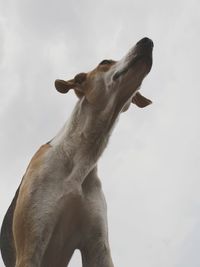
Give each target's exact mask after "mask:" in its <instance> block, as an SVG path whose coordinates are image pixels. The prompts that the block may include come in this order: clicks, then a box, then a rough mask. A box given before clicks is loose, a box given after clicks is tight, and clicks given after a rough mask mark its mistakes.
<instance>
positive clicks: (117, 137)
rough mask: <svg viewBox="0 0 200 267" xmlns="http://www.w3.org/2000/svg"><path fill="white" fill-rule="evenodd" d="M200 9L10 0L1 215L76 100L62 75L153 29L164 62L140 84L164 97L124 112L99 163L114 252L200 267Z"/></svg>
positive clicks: (1, 70) (135, 261) (142, 261)
mask: <svg viewBox="0 0 200 267" xmlns="http://www.w3.org/2000/svg"><path fill="white" fill-rule="evenodd" d="M199 14H200V2H199V1H198V0H190V1H186V0H181V1H178V0H175V1H173V0H168V1H160V0H157V1H156V0H152V1H145V0H135V1H132V0H110V1H105V0H101V1H92V0H90V1H89V0H84V1H80V0H79V1H75V0H68V1H64V0H57V1H50V0H48V1H47V0H43V1H41V0H32V1H31V0H15V1H14V0H13V1H12V0H7V1H5V0H0V90H1V97H0V125H1V131H0V222H2V219H3V216H4V214H5V212H6V210H7V208H8V206H9V204H10V202H11V199H12V198H13V196H14V192H15V190H16V188H17V187H18V185H19V183H20V180H21V177H22V176H23V173H24V171H25V169H26V166H27V165H28V162H29V160H30V158H31V157H32V156H33V154H34V153H35V151H36V150H37V149H38V148H39V146H40V145H41V144H43V143H45V142H47V141H49V140H50V139H51V138H52V137H53V136H54V135H55V134H56V133H57V132H58V130H59V129H60V128H61V126H62V125H63V124H64V122H65V121H66V119H67V118H68V116H69V115H70V112H71V110H72V108H73V106H74V104H75V102H76V97H75V96H74V95H73V93H72V92H71V93H69V94H68V95H66V96H64V95H61V94H58V93H57V92H56V90H55V89H54V86H53V84H54V80H55V79H56V78H66V79H68V78H69V79H70V78H72V77H73V76H74V75H75V74H76V73H78V72H82V71H88V70H90V69H92V68H93V67H95V65H96V64H97V63H98V62H99V61H100V60H102V59H104V58H107V57H108V58H113V59H120V58H121V57H122V56H123V55H124V54H125V53H126V52H127V50H128V49H129V48H131V47H132V46H133V45H134V44H135V43H136V42H137V41H138V40H139V39H140V38H142V37H145V36H148V37H150V38H152V39H153V40H154V43H155V48H154V65H153V69H152V71H151V72H150V74H149V76H148V77H147V78H146V80H145V82H144V83H143V87H142V89H141V92H142V93H143V94H144V95H145V96H146V97H148V98H150V99H152V100H153V105H151V106H149V107H148V108H146V109H144V110H141V109H138V108H137V107H134V106H132V107H131V108H130V109H129V111H128V112H127V113H126V114H123V115H122V116H121V118H120V121H119V123H118V125H117V127H116V129H115V131H114V133H113V136H112V137H111V140H110V143H109V145H108V148H107V150H106V152H105V153H104V155H103V157H102V159H101V160H100V166H99V173H100V177H102V178H101V179H102V182H103V188H104V191H105V194H106V198H107V203H108V219H109V232H110V245H111V251H112V256H113V261H114V264H115V266H126V267H132V266H137V267H147V266H148V267H160V266H162V267H199V266H200V256H199V247H200V212H199V210H200V194H199V191H200V179H199V178H200V123H199V121H200V120H199V115H200V108H199V99H200V91H199V90H200V87H199V61H200V56H199V49H200V37H199V36H200V15H199ZM0 266H2V267H3V263H2V261H0ZM77 266H80V257H79V256H78V255H76V257H75V258H73V260H72V263H71V264H70V267H77Z"/></svg>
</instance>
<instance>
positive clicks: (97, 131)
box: [1, 38, 153, 267]
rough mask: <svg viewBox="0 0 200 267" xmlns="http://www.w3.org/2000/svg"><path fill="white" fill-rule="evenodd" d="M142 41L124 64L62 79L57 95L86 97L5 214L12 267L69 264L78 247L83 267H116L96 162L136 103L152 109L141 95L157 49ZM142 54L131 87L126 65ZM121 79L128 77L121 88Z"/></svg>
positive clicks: (6, 253)
mask: <svg viewBox="0 0 200 267" xmlns="http://www.w3.org/2000/svg"><path fill="white" fill-rule="evenodd" d="M144 43H145V45H144ZM147 43H148V44H147ZM138 44H139V45H138ZM138 44H137V45H136V48H134V49H135V50H131V51H132V54H131V53H129V54H128V56H126V57H125V59H123V60H122V61H120V63H119V62H115V61H110V62H109V64H107V63H108V62H107V63H105V62H104V63H101V64H100V65H99V66H98V67H97V68H96V69H95V70H93V71H92V72H90V73H88V74H83V73H82V74H79V75H77V76H76V77H75V78H74V79H73V80H70V81H67V82H66V81H61V80H57V81H56V88H57V90H58V91H60V92H62V93H66V92H67V91H68V90H69V89H71V88H73V89H74V90H75V92H76V94H77V95H78V97H79V98H80V99H79V101H78V103H77V104H76V107H75V109H74V111H73V114H72V116H71V118H70V120H69V122H68V123H67V124H66V125H65V126H64V127H63V129H62V130H61V131H60V133H59V134H58V135H57V136H56V137H55V138H54V139H53V140H52V141H51V142H49V143H47V144H45V145H43V146H42V147H41V148H40V149H39V151H38V152H37V153H36V154H35V155H34V157H33V158H32V160H31V162H30V164H29V166H28V168H27V170H26V173H25V175H24V177H23V180H22V183H21V185H20V188H19V190H18V192H17V193H16V196H15V198H14V200H13V202H12V204H11V206H10V208H9V210H8V212H7V214H6V216H5V219H4V222H3V226H2V231H1V250H2V256H3V259H4V262H5V264H6V267H14V266H16V267H51V266H52V267H54V266H55V267H56V266H58V267H65V266H66V265H67V264H68V262H69V260H70V258H71V256H72V254H73V252H74V250H75V249H79V250H80V251H81V255H82V262H83V266H84V267H113V266H114V265H113V263H112V259H111V255H110V248H109V242H108V227H107V215H106V202H105V199H104V195H103V192H102V189H101V182H100V180H99V178H98V175H97V161H98V159H99V157H100V156H101V154H102V152H103V150H104V149H105V147H106V145H107V142H108V139H109V137H110V134H111V131H112V128H113V126H114V124H115V122H116V120H117V118H118V116H119V114H120V112H121V111H124V110H126V109H127V108H128V106H129V105H130V103H131V102H133V103H135V104H136V105H138V106H140V107H144V106H146V105H148V104H150V101H149V100H148V99H146V98H144V97H143V96H141V95H140V94H139V93H138V92H137V90H138V88H139V86H140V84H141V82H142V80H143V78H144V77H145V76H146V74H147V73H148V72H149V71H150V68H151V52H152V47H153V45H152V42H151V41H150V40H149V39H147V38H145V40H144V39H142V40H141V41H140V42H139V43H138ZM138 47H139V48H138ZM141 47H142V48H141ZM145 49H146V50H145ZM141 50H142V51H143V50H145V51H147V52H145V53H144V52H143V54H144V55H145V56H144V55H143V54H142V56H143V57H144V58H145V60H144V59H142V60H141V61H140V63H137V61H136V60H135V61H134V64H136V67H135V69H136V70H135V73H136V74H137V77H135V80H134V82H135V84H134V89H132V90H130V85H129V79H128V78H129V77H130V71H129V69H130V68H131V71H132V68H133V67H132V65H131V66H129V65H130V64H129V65H128V63H130V61H131V60H132V61H131V62H133V59H130V58H131V57H134V59H135V58H136V55H137V53H138V51H140V56H141ZM135 51H136V52H137V53H136V52H135ZM134 53H135V54H136V55H135V54H134ZM137 57H138V55H137ZM143 57H142V58H143ZM128 60H129V61H128ZM135 62H136V63H135ZM141 62H142V63H141ZM132 64H133V63H132ZM108 65H109V66H108ZM122 67H123V68H122ZM124 73H125V74H124ZM126 73H127V74H126ZM136 74H135V75H136ZM125 75H126V76H128V77H126V76H125ZM121 76H122V78H123V77H124V76H125V78H126V80H125V83H126V84H125V87H124V88H125V89H123V90H121V87H122V85H121V84H122V81H123V80H122V78H119V77H121ZM111 78H112V79H111ZM130 79H132V76H131V78H130ZM111 82H112V83H114V85H115V88H114V86H113V87H112V83H111ZM116 84H117V85H116ZM105 85H106V86H105ZM123 85H124V83H123ZM103 86H104V87H103ZM127 87H128V88H129V89H126V88H127ZM91 88H93V89H91ZM94 88H95V89H94ZM102 88H104V89H102ZM105 88H106V89H105ZM116 88H117V89H116ZM119 88H120V89H119ZM100 90H101V94H103V96H101V98H99V97H100V93H99V92H100ZM103 90H104V91H103ZM114 90H115V91H114ZM117 90H121V92H117ZM108 96H109V97H110V98H109V101H108ZM106 101H107V102H106Z"/></svg>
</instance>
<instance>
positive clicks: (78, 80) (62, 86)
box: [55, 73, 87, 97]
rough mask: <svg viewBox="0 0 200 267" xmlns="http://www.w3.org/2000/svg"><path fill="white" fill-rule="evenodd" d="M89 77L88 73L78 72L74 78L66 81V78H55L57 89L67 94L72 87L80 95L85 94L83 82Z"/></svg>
mask: <svg viewBox="0 0 200 267" xmlns="http://www.w3.org/2000/svg"><path fill="white" fill-rule="evenodd" d="M86 77H87V74H86V73H79V74H77V75H76V76H75V77H74V79H71V80H68V81H64V80H55V87H56V90H57V91H58V92H60V93H62V94H66V93H67V92H68V91H69V90H70V89H74V90H75V93H76V95H77V96H78V97H81V96H83V95H84V89H83V83H84V82H85V80H86Z"/></svg>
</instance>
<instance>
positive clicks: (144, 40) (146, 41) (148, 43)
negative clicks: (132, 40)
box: [137, 37, 153, 47]
mask: <svg viewBox="0 0 200 267" xmlns="http://www.w3.org/2000/svg"><path fill="white" fill-rule="evenodd" d="M137 44H138V45H142V46H150V47H153V41H152V40H151V39H149V38H147V37H144V38H142V39H141V40H140V41H139V42H138V43H137Z"/></svg>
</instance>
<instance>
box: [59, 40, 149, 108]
mask: <svg viewBox="0 0 200 267" xmlns="http://www.w3.org/2000/svg"><path fill="white" fill-rule="evenodd" d="M152 50H153V42H152V41H151V40H150V39H148V38H143V39H142V40H140V41H139V42H138V43H137V44H136V45H135V46H134V47H133V48H132V49H131V50H130V51H129V52H128V54H127V55H126V56H125V57H123V58H122V59H121V60H119V61H115V60H110V59H109V60H108V59H106V60H103V61H102V62H100V64H98V66H97V67H96V68H95V69H94V70H92V71H90V72H88V73H79V74H77V75H76V76H75V77H74V78H73V79H71V80H68V81H64V80H56V81H55V87H56V89H57V90H58V91H59V92H60V93H67V92H68V91H69V90H70V89H74V91H75V93H76V95H77V96H78V97H79V98H82V97H85V99H86V100H87V102H88V104H89V105H93V106H94V107H95V108H98V109H105V108H106V106H108V105H114V106H116V107H117V109H120V111H125V110H127V109H128V107H129V105H130V103H134V104H135V105H137V106H138V107H140V108H143V107H145V106H147V105H149V104H151V103H152V102H151V100H149V99H147V98H145V97H144V96H142V95H141V94H140V93H139V92H138V90H139V88H140V86H141V83H142V81H143V79H144V78H145V76H146V75H147V74H148V73H149V71H150V70H151V66H152Z"/></svg>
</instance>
